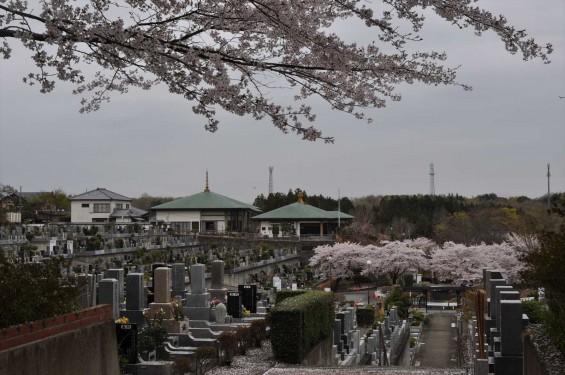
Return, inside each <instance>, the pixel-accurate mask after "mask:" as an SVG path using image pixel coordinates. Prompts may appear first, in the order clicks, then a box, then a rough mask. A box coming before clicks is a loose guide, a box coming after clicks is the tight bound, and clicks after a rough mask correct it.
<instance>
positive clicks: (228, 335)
mask: <svg viewBox="0 0 565 375" xmlns="http://www.w3.org/2000/svg"><path fill="white" fill-rule="evenodd" d="M218 342H219V343H220V348H221V350H222V353H223V356H222V362H223V364H224V365H228V366H229V365H231V362H232V360H233V357H234V356H235V354H236V353H237V334H236V333H235V332H233V331H224V332H222V333H220V336H218Z"/></svg>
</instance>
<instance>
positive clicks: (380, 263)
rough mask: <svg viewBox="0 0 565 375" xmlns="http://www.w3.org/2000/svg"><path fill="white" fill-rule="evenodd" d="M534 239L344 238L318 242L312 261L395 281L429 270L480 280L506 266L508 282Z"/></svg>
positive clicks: (335, 272)
mask: <svg viewBox="0 0 565 375" xmlns="http://www.w3.org/2000/svg"><path fill="white" fill-rule="evenodd" d="M526 243H529V244H532V243H533V244H534V245H532V246H534V247H529V248H528V247H527V246H526V245H525V244H526ZM536 243H537V242H536V240H535V239H534V238H531V237H522V236H518V235H515V234H511V235H510V236H509V237H508V241H507V242H503V243H501V244H492V245H486V244H484V243H483V244H480V245H473V246H467V245H464V244H456V243H453V242H446V243H444V244H443V245H442V246H439V245H437V244H436V243H434V242H433V241H431V240H429V239H427V238H417V239H414V240H404V241H383V242H382V243H381V244H380V245H379V246H375V245H368V246H364V245H360V244H355V243H350V242H344V243H337V244H334V245H324V246H318V247H316V248H315V249H314V255H313V256H312V258H310V266H311V267H312V268H313V269H316V270H319V271H322V272H326V273H327V274H328V275H329V276H330V277H350V276H352V275H353V271H354V270H355V269H361V270H362V272H363V273H364V274H368V275H375V276H380V275H385V276H386V277H387V278H388V280H389V282H390V283H391V284H396V282H397V281H398V279H399V278H400V277H401V276H402V275H403V274H405V273H406V272H409V271H413V272H416V271H419V272H422V271H429V272H433V273H434V276H435V277H436V278H438V279H440V280H451V281H453V282H454V283H455V284H459V285H472V284H476V283H478V282H480V281H481V279H482V272H483V269H485V268H488V269H499V270H502V271H503V272H504V274H505V277H506V278H507V279H508V280H509V281H510V282H516V281H518V274H519V271H520V270H521V269H522V268H523V266H524V265H523V263H522V262H521V261H520V255H521V254H522V253H523V252H524V251H531V250H532V249H534V248H535V246H536V245H535V244H536Z"/></svg>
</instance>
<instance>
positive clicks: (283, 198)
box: [253, 188, 353, 213]
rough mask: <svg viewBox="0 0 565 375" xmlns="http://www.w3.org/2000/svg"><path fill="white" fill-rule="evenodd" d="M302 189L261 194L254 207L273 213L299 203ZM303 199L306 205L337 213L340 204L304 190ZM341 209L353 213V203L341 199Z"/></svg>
mask: <svg viewBox="0 0 565 375" xmlns="http://www.w3.org/2000/svg"><path fill="white" fill-rule="evenodd" d="M300 191H301V190H300V189H298V188H297V189H294V191H293V190H292V189H289V190H288V193H286V194H284V193H280V192H277V193H271V194H269V195H268V196H267V197H265V196H264V195H263V194H260V195H258V196H257V198H255V201H254V202H253V205H254V206H256V207H258V208H259V209H261V210H262V211H263V212H268V211H272V210H274V209H276V208H280V207H283V206H286V205H289V204H292V203H296V202H297V201H298V193H299V192H300ZM302 199H303V201H304V203H306V204H309V205H311V206H314V207H318V208H321V209H322V210H326V211H337V209H338V202H337V199H334V198H332V197H324V196H323V195H321V194H318V195H308V193H307V192H306V191H304V190H302ZM339 200H340V204H339V209H340V211H341V212H345V213H349V212H351V211H353V203H352V202H351V200H350V199H349V198H347V197H343V198H340V199H339Z"/></svg>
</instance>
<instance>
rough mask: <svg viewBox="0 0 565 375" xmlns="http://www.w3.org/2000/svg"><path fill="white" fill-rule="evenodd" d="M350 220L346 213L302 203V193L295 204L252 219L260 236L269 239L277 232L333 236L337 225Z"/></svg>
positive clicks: (351, 217)
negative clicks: (257, 225) (286, 230)
mask: <svg viewBox="0 0 565 375" xmlns="http://www.w3.org/2000/svg"><path fill="white" fill-rule="evenodd" d="M351 220H353V216H351V215H348V214H346V213H343V212H340V211H326V210H322V209H321V208H318V207H314V206H311V205H309V204H306V203H304V200H303V194H302V192H299V193H298V201H297V202H295V203H291V204H289V205H286V206H283V207H280V208H277V209H274V210H272V211H269V212H265V213H264V214H260V215H257V216H254V217H253V221H256V222H259V224H260V225H259V228H260V229H259V231H260V233H261V235H263V236H269V237H273V234H274V233H277V232H278V233H281V234H282V235H293V236H326V235H329V234H335V232H336V229H337V226H338V225H339V224H341V223H344V224H345V223H347V222H351ZM275 227H277V228H276V229H275ZM285 227H286V228H288V230H289V231H288V232H287V233H283V231H284V229H285ZM277 229H278V231H277Z"/></svg>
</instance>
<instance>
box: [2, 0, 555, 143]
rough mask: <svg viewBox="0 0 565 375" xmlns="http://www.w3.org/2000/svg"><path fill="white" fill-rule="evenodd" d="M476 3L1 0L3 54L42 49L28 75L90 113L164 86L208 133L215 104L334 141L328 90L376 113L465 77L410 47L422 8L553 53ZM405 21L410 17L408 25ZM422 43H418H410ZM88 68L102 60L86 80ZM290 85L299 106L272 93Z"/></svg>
mask: <svg viewBox="0 0 565 375" xmlns="http://www.w3.org/2000/svg"><path fill="white" fill-rule="evenodd" d="M473 3H474V1H473V0H412V1H407V0H380V1H373V2H369V1H359V0H303V1H295V0H152V1H149V0H78V1H77V0H36V1H29V2H28V1H25V0H1V1H0V38H2V39H3V42H2V43H3V44H2V45H1V46H0V54H2V55H3V56H4V58H9V57H10V56H11V53H12V52H13V51H12V46H13V43H16V42H19V43H21V45H22V46H24V47H25V48H27V49H29V50H30V51H32V59H33V62H34V64H35V65H36V68H37V69H36V71H34V72H31V73H30V74H29V75H28V76H26V77H25V78H24V81H25V82H27V83H29V84H30V85H35V84H38V86H39V87H40V90H41V92H50V91H52V90H53V89H54V87H55V81H56V80H58V81H66V82H71V83H73V84H75V85H76V89H75V90H74V93H75V94H80V95H83V94H85V93H87V92H90V93H91V95H90V96H88V97H84V98H83V99H82V101H81V103H82V108H81V111H86V112H88V111H94V110H97V109H98V108H99V107H100V105H101V104H102V103H103V102H105V101H108V100H109V97H110V94H111V93H112V92H117V93H126V92H127V91H128V89H129V88H131V87H141V88H143V89H150V88H151V87H153V86H154V85H156V84H164V85H166V86H167V87H168V89H169V91H170V92H171V93H173V94H178V95H182V96H183V97H184V98H186V99H187V100H188V101H189V102H191V103H193V107H192V110H193V111H194V113H196V114H198V115H201V116H203V117H204V119H205V120H206V125H205V127H206V129H207V130H209V131H212V132H213V131H216V130H217V128H218V124H219V121H218V118H217V110H218V109H223V110H226V111H228V112H231V113H234V114H237V115H240V116H243V115H247V116H251V117H252V118H254V119H257V120H261V119H264V118H267V119H269V120H270V121H271V122H272V123H273V124H274V126H276V127H277V128H279V129H280V130H281V131H282V132H284V133H287V132H289V131H294V132H296V133H298V134H299V135H301V136H302V137H303V138H304V139H307V140H316V139H323V140H325V141H326V142H331V141H332V138H331V137H325V136H323V135H322V133H321V132H320V131H319V130H318V129H316V128H314V127H313V126H307V125H304V123H303V122H304V121H306V122H312V121H314V120H315V115H314V113H313V112H312V109H311V107H310V106H309V105H307V101H306V99H308V98H309V97H312V96H314V97H318V98H321V99H322V100H323V101H325V102H327V103H328V104H329V106H330V107H331V108H332V109H334V110H338V111H343V112H346V113H349V114H351V115H353V116H354V117H356V118H358V119H365V120H367V121H371V119H369V118H366V117H365V114H364V112H363V108H368V107H384V106H385V104H386V103H387V101H389V100H392V101H396V100H400V94H399V93H397V92H396V91H395V88H396V86H398V85H399V84H401V83H404V82H406V83H414V82H421V83H425V84H431V85H440V84H442V85H460V86H461V87H463V88H465V89H468V88H469V87H468V86H466V85H462V84H459V83H458V82H457V81H456V79H455V69H453V68H449V67H446V66H444V60H445V58H446V55H445V54H444V53H438V52H435V51H423V52H408V51H409V50H410V49H411V48H409V46H411V45H412V44H413V43H416V42H418V41H419V40H421V38H420V36H419V35H418V33H419V31H420V30H421V28H422V26H423V24H424V16H423V15H422V12H423V9H424V8H427V9H431V10H433V11H434V12H435V14H436V15H437V16H439V17H441V18H443V19H445V20H446V21H447V22H449V23H451V24H453V25H454V26H455V27H459V28H465V27H470V28H473V29H474V30H475V33H476V34H477V35H480V34H481V33H482V32H484V31H487V30H488V31H493V32H495V33H496V34H498V36H499V38H500V39H501V40H502V41H503V42H504V44H505V48H506V50H507V51H509V52H510V53H512V54H514V53H520V54H521V55H522V57H523V58H524V59H525V60H528V59H532V58H541V59H542V60H544V61H547V55H548V54H549V53H551V48H552V47H551V45H549V44H548V45H540V44H538V43H536V42H535V41H534V40H533V39H531V38H529V37H528V36H527V34H526V33H525V32H524V31H523V30H521V29H516V28H514V27H513V26H511V25H509V24H508V23H507V20H506V19H505V18H504V17H503V16H495V15H493V14H491V13H490V12H488V11H486V10H483V9H481V8H478V7H476V6H474V5H473ZM337 22H348V24H347V25H348V27H360V28H366V29H367V30H365V31H360V32H361V33H362V32H367V33H371V35H374V42H371V43H369V44H366V45H363V44H357V43H348V42H346V41H345V40H344V39H343V38H342V37H341V36H340V35H338V34H336V30H337V28H335V25H336V23H337ZM402 25H404V26H406V25H408V27H409V28H408V29H403V27H402ZM412 49H415V48H412ZM84 64H94V65H96V66H98V67H99V68H100V70H99V71H98V72H96V73H95V74H94V75H93V76H92V77H87V74H86V70H85V69H84ZM281 88H291V89H293V90H294V91H293V92H294V94H295V96H294V100H295V101H296V104H295V105H290V106H288V105H286V104H283V102H279V101H277V99H275V95H273V91H275V90H278V89H281Z"/></svg>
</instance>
